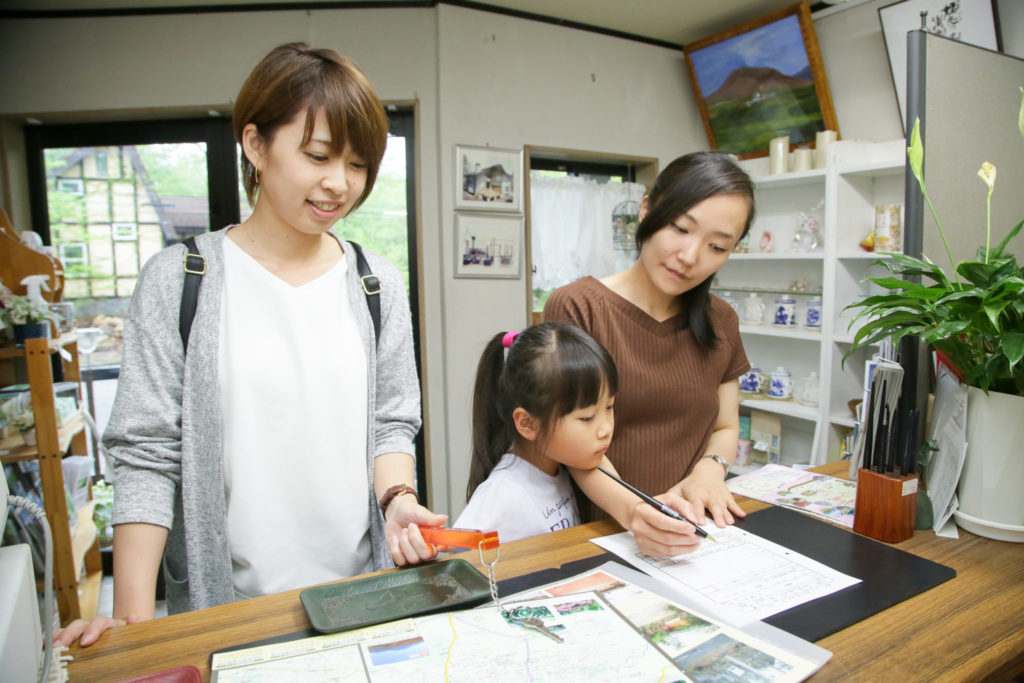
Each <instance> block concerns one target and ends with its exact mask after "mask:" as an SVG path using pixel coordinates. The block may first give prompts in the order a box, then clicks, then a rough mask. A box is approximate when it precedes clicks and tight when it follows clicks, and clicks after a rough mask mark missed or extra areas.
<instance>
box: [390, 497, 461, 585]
mask: <svg viewBox="0 0 1024 683" xmlns="http://www.w3.org/2000/svg"><path fill="white" fill-rule="evenodd" d="M446 521H448V516H447V515H438V514H434V513H433V512H431V511H430V510H428V509H427V508H425V507H423V506H422V505H420V504H419V502H418V501H417V500H416V498H415V497H414V496H409V495H405V496H398V497H397V498H395V499H394V500H392V501H391V504H390V505H388V514H387V515H385V520H384V534H385V536H386V537H387V539H388V549H389V550H390V551H391V559H392V560H394V562H395V564H396V565H397V566H399V567H403V566H405V565H407V564H420V563H421V562H426V561H427V560H432V559H434V558H435V557H437V550H438V549H437V548H436V547H434V546H433V545H431V544H430V543H427V542H426V541H424V540H423V536H422V535H420V529H419V527H418V526H417V525H418V524H423V525H425V526H442V525H443V524H444V523H445V522H446Z"/></svg>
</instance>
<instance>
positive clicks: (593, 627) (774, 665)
mask: <svg viewBox="0 0 1024 683" xmlns="http://www.w3.org/2000/svg"><path fill="white" fill-rule="evenodd" d="M580 589H583V590H584V592H572V591H574V590H580ZM503 606H504V607H505V608H506V609H507V610H509V611H514V610H519V614H523V613H528V615H529V616H530V617H533V618H536V619H539V620H540V621H541V622H542V623H543V626H544V628H545V629H547V630H548V631H550V632H551V633H554V634H557V635H558V637H559V638H561V639H562V642H558V641H557V640H556V639H554V638H551V637H549V636H547V635H545V634H544V633H541V632H539V631H536V630H533V629H527V628H524V627H522V626H517V625H514V624H511V623H509V620H508V618H507V617H505V616H503V615H501V614H500V613H499V612H498V610H497V609H495V608H494V606H493V604H492V605H487V606H484V607H480V608H477V609H473V610H462V611H455V612H445V613H440V614H433V615H426V616H420V617H414V618H411V619H402V620H399V621H394V622H391V623H387V624H379V625H376V626H370V627H367V628H362V629H358V630H353V631H347V632H344V633H333V634H328V635H322V636H314V637H310V638H303V639H301V640H295V641H290V642H284V643H276V644H273V645H264V646H257V647H252V648H248V649H241V650H233V651H227V652H218V653H214V655H213V657H212V658H211V663H210V670H211V674H212V677H211V681H214V682H216V683H228V682H233V681H246V682H255V683H260V682H262V681H267V682H269V681H274V682H275V683H277V682H279V681H323V680H331V681H342V682H345V681H352V682H355V681H359V682H364V681H365V682H368V683H369V682H373V683H377V682H383V683H410V682H411V681H452V682H456V681H467V682H469V681H473V682H477V681H485V682H486V681H504V680H522V681H531V682H533V683H543V682H545V681H550V682H551V683H565V682H566V681H588V682H591V681H593V682H598V681H609V682H612V681H615V682H619V681H638V682H639V681H645V682H646V681H664V682H666V683H668V682H670V681H711V680H723V677H727V678H728V679H729V680H737V681H739V680H751V681H773V682H779V683H782V682H784V681H800V680H803V679H805V678H806V677H808V676H810V675H811V674H812V673H814V671H815V670H817V669H818V668H819V667H820V666H821V664H822V663H823V662H822V661H812V660H810V659H807V658H805V657H801V656H799V655H797V654H794V653H793V652H790V651H787V650H785V649H783V648H782V647H779V646H777V645H774V644H772V643H769V642H764V641H761V640H758V639H757V638H754V637H751V636H750V635H748V634H746V633H744V632H742V631H740V630H739V629H736V628H732V627H730V626H728V625H726V624H723V623H720V622H717V621H714V620H712V619H710V618H707V617H704V616H703V615H701V614H698V613H696V612H693V611H692V610H687V609H686V608H684V607H682V606H680V605H678V604H676V603H674V602H672V601H671V600H669V599H668V598H665V597H663V596H661V595H659V594H658V593H655V592H653V591H650V590H647V589H644V588H641V587H639V586H637V585H634V584H632V583H629V582H627V581H624V580H621V579H618V578H616V577H614V576H610V575H608V574H606V573H604V572H601V571H595V572H591V573H590V574H585V575H581V576H579V577H573V579H572V580H570V581H567V582H564V583H563V584H562V585H561V587H559V586H549V587H548V588H547V589H546V590H543V591H540V592H538V593H537V594H536V595H535V596H534V597H533V598H532V599H529V600H522V601H519V600H515V601H514V600H507V601H505V602H504V603H503Z"/></svg>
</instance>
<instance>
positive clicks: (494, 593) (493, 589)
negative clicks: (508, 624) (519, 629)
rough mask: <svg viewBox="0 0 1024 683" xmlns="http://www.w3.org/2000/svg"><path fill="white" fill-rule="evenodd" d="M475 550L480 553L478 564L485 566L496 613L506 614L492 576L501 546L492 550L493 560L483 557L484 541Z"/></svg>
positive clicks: (499, 556) (499, 557) (499, 555)
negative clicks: (496, 609)
mask: <svg viewBox="0 0 1024 683" xmlns="http://www.w3.org/2000/svg"><path fill="white" fill-rule="evenodd" d="M476 549H477V552H478V553H480V564H482V565H483V566H485V567H487V582H488V584H489V585H490V588H491V599H492V600H494V604H495V606H496V607H497V608H498V614H500V615H502V616H506V614H507V612H506V611H505V608H504V607H502V606H501V600H500V599H499V598H498V582H497V581H496V580H495V578H494V565H496V564H498V560H500V559H501V546H498V547H496V548H495V549H494V550H495V552H494V560H493V561H491V562H488V561H487V560H485V559H484V542H483V541H480V543H479V544H477V548H476Z"/></svg>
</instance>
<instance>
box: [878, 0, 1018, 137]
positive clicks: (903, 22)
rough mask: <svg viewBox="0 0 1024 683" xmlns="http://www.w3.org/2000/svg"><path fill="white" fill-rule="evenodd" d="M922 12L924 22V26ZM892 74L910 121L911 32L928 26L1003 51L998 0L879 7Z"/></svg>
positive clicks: (916, 0) (915, 0) (921, 0)
mask: <svg viewBox="0 0 1024 683" xmlns="http://www.w3.org/2000/svg"><path fill="white" fill-rule="evenodd" d="M922 12H924V13H926V14H925V17H924V26H922V16H921V14H922ZM878 22H879V23H880V24H881V26H882V38H883V39H884V41H885V52H886V55H887V56H888V58H889V74H890V75H891V76H892V86H893V88H894V89H895V90H896V103H897V105H898V106H899V110H900V125H901V126H903V128H904V132H906V131H905V129H906V125H907V33H908V32H909V31H913V30H915V29H920V28H924V29H926V30H927V31H928V32H929V33H933V34H935V35H939V36H945V37H946V38H952V39H953V40H959V41H960V42H963V43H968V44H970V45H976V46H977V47H983V48H985V49H988V50H994V51H996V52H1002V50H1003V46H1002V39H1001V35H1000V31H999V15H998V13H997V10H996V0H956V1H955V2H950V0H900V1H899V2H894V3H892V4H889V5H885V6H883V7H879V8H878Z"/></svg>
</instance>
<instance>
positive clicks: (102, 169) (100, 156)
mask: <svg viewBox="0 0 1024 683" xmlns="http://www.w3.org/2000/svg"><path fill="white" fill-rule="evenodd" d="M96 175H98V176H107V175H109V173H108V171H107V153H106V152H105V151H102V150H98V151H97V152H96Z"/></svg>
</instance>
